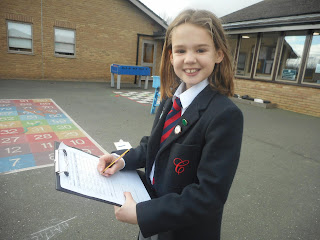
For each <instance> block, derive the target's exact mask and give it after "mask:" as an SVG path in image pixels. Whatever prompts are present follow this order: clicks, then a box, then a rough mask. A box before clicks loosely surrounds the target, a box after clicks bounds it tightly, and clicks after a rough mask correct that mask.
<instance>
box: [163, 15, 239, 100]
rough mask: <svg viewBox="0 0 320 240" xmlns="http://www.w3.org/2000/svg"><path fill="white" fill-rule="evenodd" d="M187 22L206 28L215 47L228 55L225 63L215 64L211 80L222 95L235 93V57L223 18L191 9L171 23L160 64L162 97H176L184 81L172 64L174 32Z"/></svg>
mask: <svg viewBox="0 0 320 240" xmlns="http://www.w3.org/2000/svg"><path fill="white" fill-rule="evenodd" d="M184 23H191V24H194V25H197V26H200V27H202V28H204V29H206V30H207V31H208V32H209V34H210V35H211V36H212V41H213V43H214V46H215V50H216V51H218V50H221V51H222V53H223V54H224V58H223V60H222V62H221V63H219V64H216V65H215V68H214V70H213V72H212V73H211V75H210V76H209V79H208V80H209V83H210V85H211V87H212V88H214V89H216V90H217V91H218V92H220V93H221V94H224V95H227V96H232V95H233V91H234V86H233V73H234V71H233V67H232V63H231V59H232V58H231V56H230V51H229V46H228V41H227V39H226V36H225V33H224V30H223V27H222V25H221V23H220V20H219V19H218V18H217V17H216V16H215V15H214V14H213V13H211V12H209V11H206V10H192V9H189V10H185V11H183V12H181V13H180V14H179V15H178V16H177V17H176V18H175V19H174V20H173V22H172V23H171V24H170V25H169V27H168V29H167V32H166V37H165V42H164V46H163V50H162V57H161V65H160V79H161V88H160V95H161V99H164V98H166V97H172V96H173V94H174V91H175V89H176V88H177V87H178V86H179V84H180V80H179V78H178V77H177V76H176V74H175V72H174V69H173V66H172V65H171V62H170V55H171V53H172V31H173V30H174V28H175V27H177V26H179V25H181V24H184Z"/></svg>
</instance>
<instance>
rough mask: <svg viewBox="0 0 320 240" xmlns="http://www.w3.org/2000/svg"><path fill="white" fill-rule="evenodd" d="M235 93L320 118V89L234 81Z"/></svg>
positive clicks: (240, 80)
mask: <svg viewBox="0 0 320 240" xmlns="http://www.w3.org/2000/svg"><path fill="white" fill-rule="evenodd" d="M235 93H236V94H239V95H241V96H243V95H249V96H250V97H253V98H261V99H264V100H269V101H271V102H272V103H276V104H277V105H278V108H281V109H285V110H289V111H293V112H297V113H303V114H307V115H311V116H316V117H320V89H317V88H309V87H300V86H294V85H287V84H286V85H285V84H281V83H271V82H260V81H253V80H244V79H235Z"/></svg>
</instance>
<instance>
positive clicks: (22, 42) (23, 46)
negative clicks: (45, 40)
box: [7, 21, 32, 53]
mask: <svg viewBox="0 0 320 240" xmlns="http://www.w3.org/2000/svg"><path fill="white" fill-rule="evenodd" d="M7 23H8V25H7V26H8V49H9V51H10V52H22V53H32V25H31V24H29V23H18V22H9V21H8V22H7Z"/></svg>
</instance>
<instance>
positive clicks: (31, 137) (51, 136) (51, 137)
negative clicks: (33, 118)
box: [26, 132, 59, 142]
mask: <svg viewBox="0 0 320 240" xmlns="http://www.w3.org/2000/svg"><path fill="white" fill-rule="evenodd" d="M26 137H27V139H28V141H29V142H49V141H50V142H54V141H59V138H58V137H57V135H56V134H55V133H54V132H47V133H36V134H26Z"/></svg>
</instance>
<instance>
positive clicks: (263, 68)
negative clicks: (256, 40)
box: [255, 33, 279, 79]
mask: <svg viewBox="0 0 320 240" xmlns="http://www.w3.org/2000/svg"><path fill="white" fill-rule="evenodd" d="M278 36H279V34H277V33H263V34H262V36H261V43H260V48H259V54H258V60H257V65H256V71H255V76H256V77H261V78H267V79H271V77H272V71H273V65H274V58H275V54H276V48H277V41H278Z"/></svg>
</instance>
